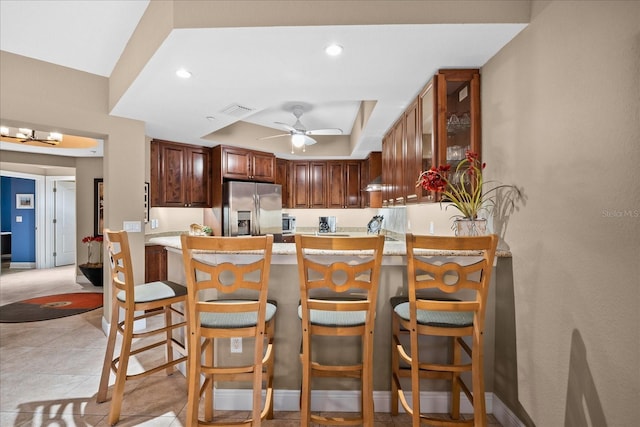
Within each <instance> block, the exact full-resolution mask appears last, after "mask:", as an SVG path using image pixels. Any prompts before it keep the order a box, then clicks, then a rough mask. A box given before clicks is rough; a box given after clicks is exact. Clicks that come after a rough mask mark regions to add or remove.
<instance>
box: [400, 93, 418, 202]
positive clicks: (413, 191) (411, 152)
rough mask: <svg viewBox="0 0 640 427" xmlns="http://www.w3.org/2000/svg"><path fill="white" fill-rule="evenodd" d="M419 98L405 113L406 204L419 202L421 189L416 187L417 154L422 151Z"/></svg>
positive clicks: (403, 189)
mask: <svg viewBox="0 0 640 427" xmlns="http://www.w3.org/2000/svg"><path fill="white" fill-rule="evenodd" d="M418 114H419V109H418V99H417V98H416V100H415V101H414V102H413V103H411V105H410V106H409V108H407V111H406V112H405V113H404V144H405V147H404V163H403V168H402V169H403V171H404V173H403V175H404V176H403V187H402V195H403V197H404V201H405V203H406V204H409V203H417V202H418V199H419V197H418V196H419V193H420V190H419V189H418V188H416V181H417V180H418V175H419V174H420V165H418V164H417V156H418V154H419V153H420V155H421V152H422V142H421V141H419V136H420V123H419V122H420V120H419V117H418Z"/></svg>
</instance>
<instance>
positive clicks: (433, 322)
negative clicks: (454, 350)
mask: <svg viewBox="0 0 640 427" xmlns="http://www.w3.org/2000/svg"><path fill="white" fill-rule="evenodd" d="M391 306H392V307H393V311H394V312H395V313H396V314H397V315H398V316H400V317H401V318H402V319H403V320H406V321H409V319H410V316H409V302H408V301H407V299H406V297H394V298H391ZM416 320H417V321H418V323H419V324H420V325H427V326H437V327H440V328H464V327H467V326H472V325H473V312H472V311H456V312H454V311H436V310H417V311H416Z"/></svg>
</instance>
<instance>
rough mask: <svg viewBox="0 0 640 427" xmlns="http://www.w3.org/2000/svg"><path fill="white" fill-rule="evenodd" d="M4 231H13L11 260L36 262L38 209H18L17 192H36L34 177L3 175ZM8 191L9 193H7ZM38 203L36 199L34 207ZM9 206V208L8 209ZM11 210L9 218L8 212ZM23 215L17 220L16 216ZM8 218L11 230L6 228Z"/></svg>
mask: <svg viewBox="0 0 640 427" xmlns="http://www.w3.org/2000/svg"><path fill="white" fill-rule="evenodd" d="M0 184H1V185H2V187H1V189H2V196H1V198H0V200H1V201H2V208H1V211H2V212H1V213H2V231H11V262H36V211H35V209H16V194H34V195H35V192H36V182H35V181H34V180H32V179H24V178H12V177H2V182H1V183H0ZM7 193H8V195H7ZM37 203H38V201H37V200H35V199H34V208H35V205H36V204H37ZM7 208H8V209H7ZM7 211H8V212H9V214H8V218H6V217H7V214H6V212H7ZM18 216H20V217H22V222H17V221H16V217H18ZM7 220H8V223H9V227H10V229H9V230H5V226H6V225H5V221H7Z"/></svg>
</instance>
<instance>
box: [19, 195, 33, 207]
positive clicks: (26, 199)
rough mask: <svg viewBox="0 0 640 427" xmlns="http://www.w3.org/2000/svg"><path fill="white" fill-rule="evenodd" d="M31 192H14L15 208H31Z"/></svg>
mask: <svg viewBox="0 0 640 427" xmlns="http://www.w3.org/2000/svg"><path fill="white" fill-rule="evenodd" d="M33 208H34V204H33V194H16V209H33Z"/></svg>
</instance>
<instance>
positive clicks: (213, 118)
mask: <svg viewBox="0 0 640 427" xmlns="http://www.w3.org/2000/svg"><path fill="white" fill-rule="evenodd" d="M206 118H207V120H209V121H212V122H213V121H214V120H215V119H216V118H215V117H213V116H207V117H206Z"/></svg>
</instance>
